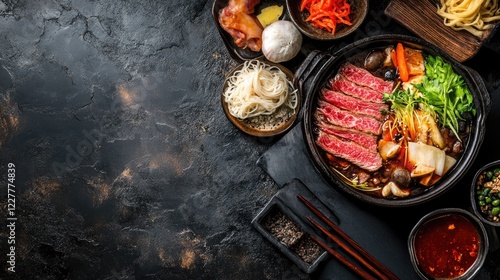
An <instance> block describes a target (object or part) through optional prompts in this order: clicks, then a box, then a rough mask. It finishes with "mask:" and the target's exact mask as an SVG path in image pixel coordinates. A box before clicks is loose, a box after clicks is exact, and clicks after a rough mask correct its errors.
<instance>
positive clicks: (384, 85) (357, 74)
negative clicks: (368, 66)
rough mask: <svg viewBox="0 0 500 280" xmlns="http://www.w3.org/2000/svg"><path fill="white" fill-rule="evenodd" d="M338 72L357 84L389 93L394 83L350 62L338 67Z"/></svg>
mask: <svg viewBox="0 0 500 280" xmlns="http://www.w3.org/2000/svg"><path fill="white" fill-rule="evenodd" d="M339 74H341V75H343V76H345V77H346V78H347V79H349V80H351V81H353V82H355V83H356V84H358V85H361V86H366V87H369V88H371V89H374V90H376V91H379V92H383V93H391V92H392V88H393V86H394V83H393V82H391V81H385V80H384V79H381V78H379V77H375V76H373V75H372V74H371V73H370V72H368V71H367V70H365V69H363V68H359V67H356V66H354V65H352V64H350V63H345V64H344V65H342V66H341V67H340V70H339Z"/></svg>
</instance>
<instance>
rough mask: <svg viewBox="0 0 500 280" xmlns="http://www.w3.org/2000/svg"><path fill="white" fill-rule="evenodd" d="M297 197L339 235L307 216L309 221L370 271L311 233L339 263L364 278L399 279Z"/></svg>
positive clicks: (299, 196)
mask: <svg viewBox="0 0 500 280" xmlns="http://www.w3.org/2000/svg"><path fill="white" fill-rule="evenodd" d="M297 198H298V199H299V200H300V201H301V202H302V203H304V204H305V205H306V206H307V207H308V208H309V209H310V210H311V211H312V212H314V214H316V216H318V217H319V218H320V219H321V220H322V221H323V222H325V223H326V224H327V225H328V226H329V227H330V228H331V229H332V230H333V231H334V232H335V233H336V234H337V235H338V236H340V238H339V237H337V236H335V235H334V234H332V233H331V232H330V231H328V230H327V229H325V228H324V227H323V226H321V225H320V224H319V223H317V222H316V221H314V220H313V219H312V218H311V217H307V219H308V220H309V222H310V223H311V224H313V225H314V226H315V227H316V228H318V229H319V230H320V231H321V232H323V233H324V234H325V235H326V236H328V238H330V239H331V240H333V242H335V243H337V245H339V246H340V247H341V248H342V249H343V250H344V251H346V252H347V253H348V254H349V255H350V256H351V257H353V258H354V259H356V260H357V261H358V262H359V263H361V264H362V265H363V266H364V267H365V268H366V269H368V270H369V272H371V274H370V273H368V272H366V271H365V270H363V268H361V267H359V266H358V265H356V264H354V263H353V262H351V261H350V260H349V259H347V258H346V257H344V256H343V255H341V254H340V253H339V252H337V251H335V250H334V249H332V248H330V247H329V246H328V245H326V244H325V243H324V242H323V241H321V240H319V239H318V238H316V237H314V236H312V235H311V238H312V239H313V240H314V241H316V242H317V243H318V244H319V245H320V246H321V247H323V248H324V249H325V250H326V251H327V252H328V253H330V254H331V255H332V256H334V257H335V258H336V259H337V260H339V261H340V262H341V263H343V264H344V265H346V266H347V267H348V268H349V269H351V270H353V271H354V272H356V273H357V274H358V275H359V276H361V277H363V278H364V279H374V280H376V279H388V280H393V279H394V280H395V279H399V278H398V277H397V276H396V275H395V274H394V273H392V272H391V271H390V270H389V269H388V268H387V267H386V266H384V265H383V264H382V263H381V262H379V261H378V260H377V259H375V258H374V257H373V256H372V255H370V253H368V252H367V251H366V250H364V249H363V248H362V247H361V246H360V245H359V244H358V243H356V241H354V240H353V239H352V238H351V237H349V236H348V235H347V234H346V233H345V232H344V231H342V230H341V229H340V228H339V227H338V226H337V225H335V224H334V223H333V222H332V221H330V220H329V219H328V218H327V217H326V216H325V215H324V214H323V213H321V211H319V210H318V209H317V208H316V207H315V206H314V205H312V204H311V203H310V202H309V201H307V199H305V198H304V197H303V196H302V195H300V194H299V195H297ZM375 276H376V277H375Z"/></svg>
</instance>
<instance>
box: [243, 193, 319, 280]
mask: <svg viewBox="0 0 500 280" xmlns="http://www.w3.org/2000/svg"><path fill="white" fill-rule="evenodd" d="M252 224H253V226H254V227H255V228H256V229H257V230H258V231H259V232H260V233H261V234H262V235H263V236H264V237H265V238H266V239H267V240H269V241H270V242H271V243H272V244H273V245H274V246H276V247H277V248H278V250H280V251H281V252H282V253H283V254H284V255H285V256H287V257H288V258H289V259H290V260H291V261H293V262H294V263H295V264H296V265H297V266H298V267H299V268H300V269H302V271H304V272H306V273H312V272H313V271H314V270H315V269H316V268H317V267H318V265H319V264H320V263H321V262H322V261H323V260H325V259H326V258H327V257H328V253H327V252H326V251H325V250H324V249H323V248H322V247H321V246H320V245H319V244H317V243H316V242H315V241H314V240H313V239H312V238H311V237H310V233H311V231H310V230H309V229H308V227H307V226H306V225H305V224H304V223H303V222H302V221H301V220H300V219H299V218H298V217H297V216H296V215H295V214H294V213H293V212H292V211H291V210H290V209H289V208H288V207H287V206H286V205H285V204H284V203H283V202H282V201H281V200H279V199H277V198H276V196H275V197H273V198H272V199H271V200H270V201H269V202H268V204H267V205H266V206H265V207H264V208H263V209H262V210H261V211H260V212H259V214H258V215H257V216H256V217H255V218H254V219H253V221H252Z"/></svg>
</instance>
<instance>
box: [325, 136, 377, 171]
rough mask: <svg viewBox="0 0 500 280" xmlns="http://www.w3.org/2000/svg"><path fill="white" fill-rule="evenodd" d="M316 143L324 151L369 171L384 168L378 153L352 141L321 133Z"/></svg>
mask: <svg viewBox="0 0 500 280" xmlns="http://www.w3.org/2000/svg"><path fill="white" fill-rule="evenodd" d="M316 142H317V144H318V146H319V147H321V149H323V150H324V151H326V152H328V153H330V154H332V155H334V156H336V157H340V158H343V159H345V160H347V161H349V162H351V163H353V164H355V165H357V166H359V167H361V168H363V169H366V170H368V171H376V170H378V169H379V168H380V167H382V158H381V157H380V155H379V154H378V153H373V152H371V151H369V150H367V149H365V148H364V147H362V146H360V145H358V144H356V143H354V142H352V141H345V140H342V139H341V138H338V137H336V136H333V135H330V134H327V133H324V132H320V133H319V135H318V139H317V140H316Z"/></svg>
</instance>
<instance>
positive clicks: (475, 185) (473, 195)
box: [470, 160, 500, 227]
mask: <svg viewBox="0 0 500 280" xmlns="http://www.w3.org/2000/svg"><path fill="white" fill-rule="evenodd" d="M497 168H500V160H496V161H493V162H490V163H488V164H486V165H484V166H483V167H481V168H480V169H479V170H478V171H477V172H476V174H475V175H474V179H473V180H472V186H471V191H470V200H471V205H472V209H473V210H474V213H475V214H476V216H477V217H478V218H479V220H481V221H482V222H483V223H485V224H487V225H490V226H495V227H500V220H499V221H494V220H493V219H492V218H491V217H489V213H490V212H491V210H492V209H493V208H495V207H500V205H493V204H496V203H495V202H494V201H495V200H497V201H498V200H500V192H499V193H492V192H491V191H489V192H487V193H484V189H483V187H482V183H484V182H486V181H485V180H486V179H485V178H482V177H483V176H486V174H484V173H485V172H488V171H491V172H493V170H495V169H497ZM479 180H480V181H482V182H478V181H479ZM478 192H480V193H478ZM480 196H482V198H481V199H480ZM488 197H489V201H488V200H487V198H488ZM480 200H481V201H483V203H484V205H479V203H480ZM481 208H485V212H483V211H482V210H481ZM497 217H499V218H500V214H497Z"/></svg>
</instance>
